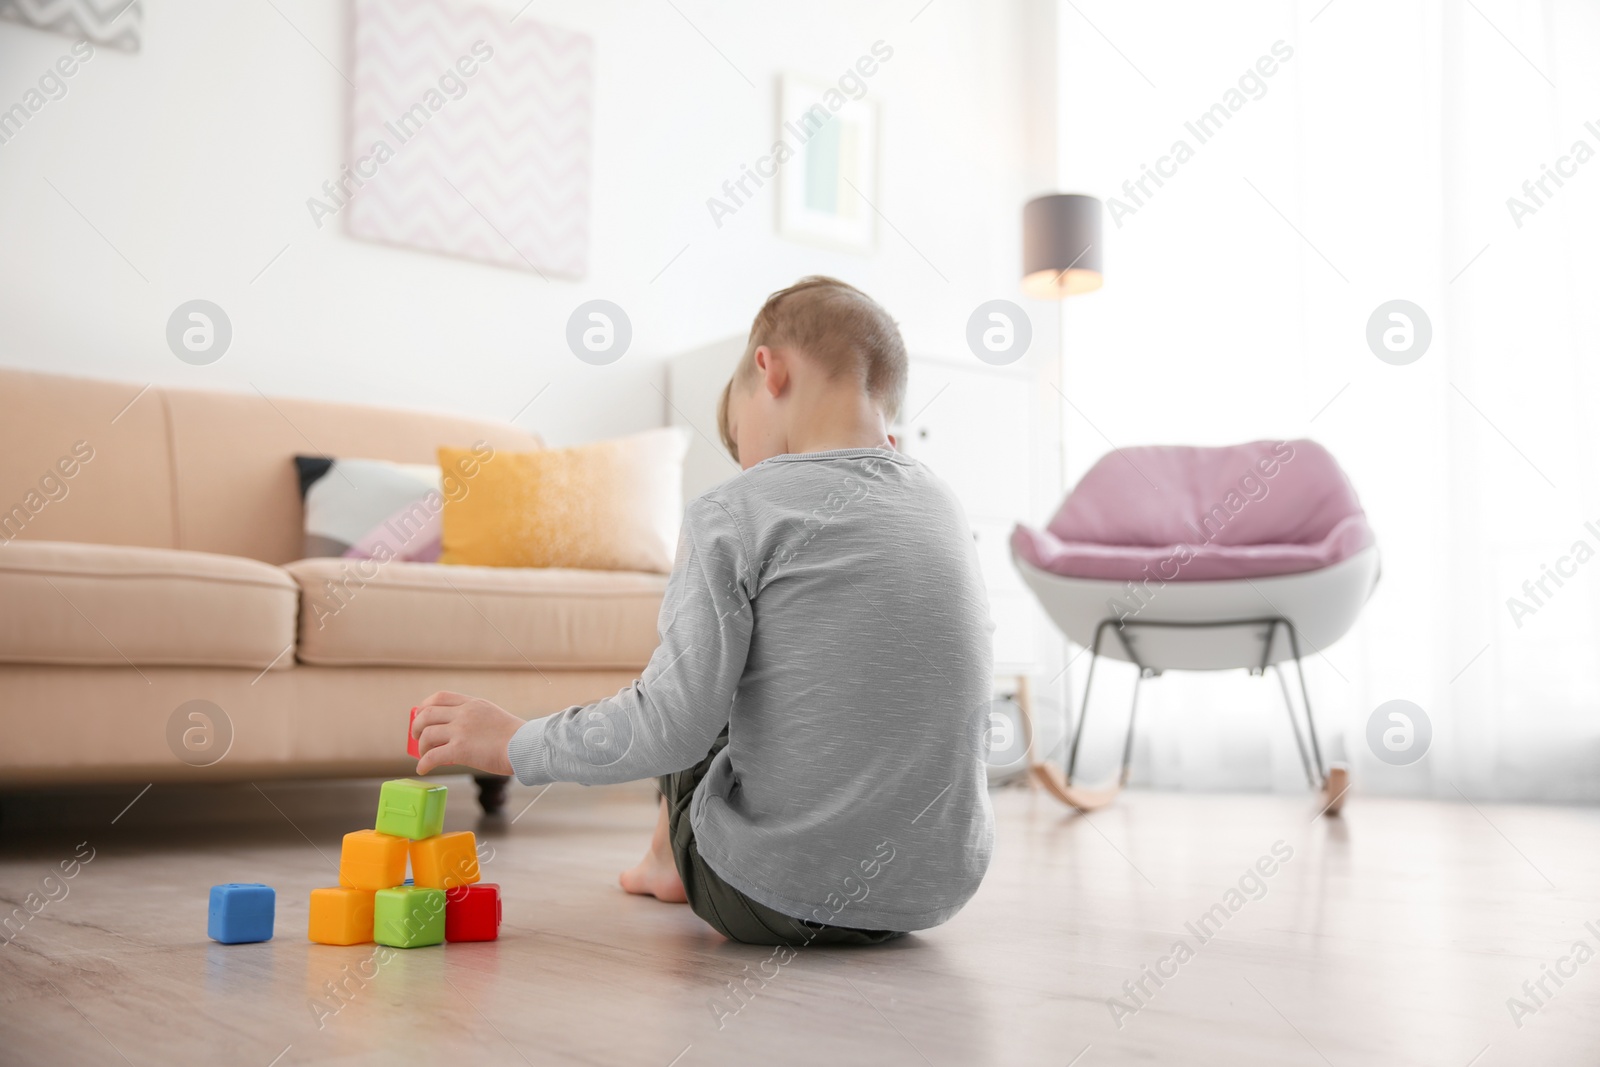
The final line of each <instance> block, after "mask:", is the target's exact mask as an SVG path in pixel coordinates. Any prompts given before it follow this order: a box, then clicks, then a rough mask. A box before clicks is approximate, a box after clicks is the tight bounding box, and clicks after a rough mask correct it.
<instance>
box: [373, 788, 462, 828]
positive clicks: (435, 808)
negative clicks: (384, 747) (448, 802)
mask: <svg viewBox="0 0 1600 1067" xmlns="http://www.w3.org/2000/svg"><path fill="white" fill-rule="evenodd" d="M448 795H449V794H448V793H447V792H446V791H445V788H444V786H442V785H429V784H428V783H427V782H420V781H418V780H417V779H415V778H396V779H395V780H393V781H391V782H384V783H383V788H382V789H381V790H379V792H378V821H377V822H376V823H374V824H373V825H374V826H376V827H377V830H378V833H380V834H394V835H395V836H396V837H409V838H411V839H412V840H416V839H418V838H422V837H432V836H433V835H434V834H436V833H438V832H439V831H440V830H442V829H444V801H445V797H446V796H448Z"/></svg>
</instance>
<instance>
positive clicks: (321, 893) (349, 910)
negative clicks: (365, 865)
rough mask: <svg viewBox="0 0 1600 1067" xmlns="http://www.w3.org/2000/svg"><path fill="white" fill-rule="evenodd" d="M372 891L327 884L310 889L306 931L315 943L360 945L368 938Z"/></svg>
mask: <svg viewBox="0 0 1600 1067" xmlns="http://www.w3.org/2000/svg"><path fill="white" fill-rule="evenodd" d="M376 895H377V894H376V892H375V891H374V890H371V889H351V888H350V887H349V886H343V885H339V886H330V887H328V888H327V889H313V890H312V891H311V923H310V930H309V935H310V937H311V940H313V941H315V942H316V943H317V944H319V945H360V944H363V943H365V942H368V941H371V940H372V906H373V898H374V897H375V896H376Z"/></svg>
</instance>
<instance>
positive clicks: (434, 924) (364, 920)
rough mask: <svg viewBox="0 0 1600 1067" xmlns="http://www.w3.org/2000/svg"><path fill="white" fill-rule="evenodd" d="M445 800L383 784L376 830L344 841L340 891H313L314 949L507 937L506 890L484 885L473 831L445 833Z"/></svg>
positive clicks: (425, 788) (423, 789) (421, 785)
mask: <svg viewBox="0 0 1600 1067" xmlns="http://www.w3.org/2000/svg"><path fill="white" fill-rule="evenodd" d="M446 796H447V793H446V790H445V788H444V786H442V785H430V784H429V783H427V782H421V781H417V780H416V779H409V778H402V779H398V780H396V781H392V782H384V783H383V788H382V790H381V791H380V792H379V795H378V818H377V821H376V822H375V823H374V828H373V829H371V830H357V831H356V832H355V833H350V834H345V836H344V847H343V849H342V850H341V851H340V854H339V884H338V885H337V886H330V887H328V888H326V889H313V890H312V891H311V923H310V936H311V940H312V941H315V942H317V943H319V944H323V945H359V944H364V943H366V942H369V941H376V942H377V943H378V944H380V945H389V946H392V947H394V948H420V947H422V946H424V945H437V944H439V943H440V942H442V941H493V940H495V939H496V938H498V937H499V936H500V887H499V886H497V885H494V884H491V883H485V882H480V881H479V880H478V879H479V877H480V875H479V873H478V841H477V838H475V837H474V836H473V835H472V833H471V832H470V831H468V832H462V833H451V834H447V833H443V832H441V831H442V830H443V829H444V802H445V797H446ZM407 859H409V860H410V861H411V877H410V878H409V879H408V878H407V877H406V861H407Z"/></svg>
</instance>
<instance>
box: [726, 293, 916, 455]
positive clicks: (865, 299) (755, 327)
mask: <svg viewBox="0 0 1600 1067" xmlns="http://www.w3.org/2000/svg"><path fill="white" fill-rule="evenodd" d="M762 345H767V346H768V347H777V346H779V345H782V346H785V347H790V348H794V349H797V350H798V351H799V352H800V353H801V354H802V355H803V356H804V357H805V358H806V359H809V360H811V361H812V362H813V363H816V364H817V365H819V366H821V367H822V368H823V369H824V371H826V373H827V375H828V377H829V378H830V379H832V380H837V379H840V378H845V377H849V378H851V379H853V380H854V381H855V382H856V384H857V385H858V386H859V387H860V389H861V391H862V392H864V393H866V394H867V396H869V397H871V398H872V400H873V402H874V403H876V404H877V405H878V407H879V408H881V409H882V411H883V417H884V421H885V422H891V423H892V422H893V421H894V419H895V417H896V416H898V415H899V414H900V405H901V404H903V403H904V402H905V397H906V344H905V341H904V340H903V339H902V338H901V337H900V328H899V326H897V325H896V324H895V321H894V319H892V318H890V317H889V313H888V312H887V311H885V310H884V309H883V307H882V305H880V304H879V303H878V302H877V301H876V300H873V299H872V298H871V297H870V296H868V295H867V294H866V293H863V292H862V291H861V290H860V289H857V288H856V287H855V286H853V285H849V284H847V283H845V282H841V281H839V280H838V279H837V278H829V277H825V276H823V275H820V274H813V275H810V276H809V277H805V278H801V279H800V280H799V281H797V282H795V283H794V284H793V285H791V286H789V288H787V289H780V290H778V291H777V292H776V293H773V294H772V295H771V296H769V297H767V302H766V303H765V304H762V305H761V310H760V311H758V312H756V317H755V321H754V322H752V323H751V324H750V340H749V342H748V343H747V344H746V345H745V349H744V356H743V357H741V358H740V360H739V365H738V366H737V367H736V368H734V372H733V377H732V378H729V379H728V384H727V385H726V386H725V387H724V388H723V390H722V399H721V401H720V402H719V403H718V404H717V430H718V432H719V433H720V434H721V435H722V444H723V447H725V448H726V449H727V450H728V452H729V453H730V454H731V455H732V456H733V457H734V458H735V459H737V458H739V447H738V445H737V444H736V443H735V442H734V440H733V435H732V434H730V433H729V432H728V399H729V397H731V396H732V395H733V387H734V385H735V384H739V385H743V384H746V383H748V382H749V381H750V380H751V379H752V378H754V377H755V374H756V349H758V348H760V347H761V346H762Z"/></svg>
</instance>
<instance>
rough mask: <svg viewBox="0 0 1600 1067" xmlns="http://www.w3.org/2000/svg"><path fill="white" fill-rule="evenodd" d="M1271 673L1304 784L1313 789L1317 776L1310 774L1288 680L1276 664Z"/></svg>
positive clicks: (1309, 764) (1309, 760)
mask: <svg viewBox="0 0 1600 1067" xmlns="http://www.w3.org/2000/svg"><path fill="white" fill-rule="evenodd" d="M1272 673H1273V674H1275V675H1277V678H1278V689H1279V690H1280V691H1281V692H1282V693H1283V707H1284V710H1285V711H1287V712H1288V713H1289V726H1290V728H1292V729H1293V730H1294V747H1295V748H1297V749H1299V750H1300V766H1302V767H1304V768H1305V771H1306V782H1307V783H1308V784H1309V785H1310V786H1311V788H1313V789H1315V788H1316V787H1317V776H1316V775H1314V774H1312V773H1311V755H1310V753H1308V752H1307V751H1306V739H1305V735H1303V734H1302V733H1301V732H1300V717H1299V716H1298V715H1296V714H1295V710H1294V701H1293V700H1291V699H1289V680H1288V679H1287V678H1285V677H1284V676H1283V668H1282V667H1280V666H1278V665H1277V664H1276V663H1274V664H1273V665H1272Z"/></svg>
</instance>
